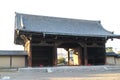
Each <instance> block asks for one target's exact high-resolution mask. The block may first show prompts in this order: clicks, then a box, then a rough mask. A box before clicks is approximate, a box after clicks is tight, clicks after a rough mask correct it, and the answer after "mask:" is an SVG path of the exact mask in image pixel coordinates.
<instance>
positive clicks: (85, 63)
mask: <svg viewBox="0 0 120 80" xmlns="http://www.w3.org/2000/svg"><path fill="white" fill-rule="evenodd" d="M84 65H88V56H87V46H86V45H85V46H84Z"/></svg>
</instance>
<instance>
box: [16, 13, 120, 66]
mask: <svg viewBox="0 0 120 80" xmlns="http://www.w3.org/2000/svg"><path fill="white" fill-rule="evenodd" d="M112 38H120V35H115V34H113V33H112V32H109V31H107V30H105V29H104V28H103V27H102V25H101V22H100V21H90V20H79V19H68V18H57V17H48V16H38V15H29V14H21V13H16V16H15V38H14V42H15V44H19V45H23V46H24V47H25V51H27V53H28V65H29V66H32V67H36V66H40V65H43V66H57V48H64V49H65V50H66V51H67V52H68V65H71V61H73V63H72V65H88V64H89V65H104V64H105V61H106V56H105V43H106V41H107V40H108V39H112ZM71 50H72V52H71ZM70 55H73V56H72V57H71V56H70ZM74 63H75V64H74Z"/></svg>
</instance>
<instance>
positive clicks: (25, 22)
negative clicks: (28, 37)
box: [15, 13, 115, 37]
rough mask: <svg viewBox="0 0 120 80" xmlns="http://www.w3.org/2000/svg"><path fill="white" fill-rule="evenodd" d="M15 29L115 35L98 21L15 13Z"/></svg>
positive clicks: (61, 33) (78, 34) (48, 32)
mask: <svg viewBox="0 0 120 80" xmlns="http://www.w3.org/2000/svg"><path fill="white" fill-rule="evenodd" d="M15 29H16V30H21V31H28V32H37V33H44V34H51V35H52V34H54V35H72V36H93V37H108V36H115V35H114V34H112V32H109V31H107V30H105V29H104V28H103V26H102V25H101V23H100V21H91V20H80V19H69V18H58V17H48V16H38V15H29V14H20V13H16V18H15Z"/></svg>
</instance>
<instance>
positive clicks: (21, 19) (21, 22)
mask: <svg viewBox="0 0 120 80" xmlns="http://www.w3.org/2000/svg"><path fill="white" fill-rule="evenodd" d="M20 25H21V27H22V29H25V26H24V24H23V16H22V15H21V16H20Z"/></svg>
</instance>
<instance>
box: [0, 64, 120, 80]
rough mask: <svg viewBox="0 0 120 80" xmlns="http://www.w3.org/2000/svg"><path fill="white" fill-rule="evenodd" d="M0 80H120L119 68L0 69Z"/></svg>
mask: <svg viewBox="0 0 120 80" xmlns="http://www.w3.org/2000/svg"><path fill="white" fill-rule="evenodd" d="M0 80H120V66H108V65H106V66H61V67H40V68H30V67H29V68H19V69H0Z"/></svg>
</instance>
